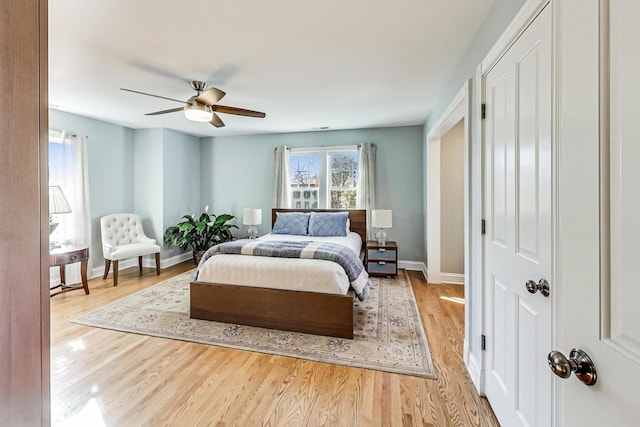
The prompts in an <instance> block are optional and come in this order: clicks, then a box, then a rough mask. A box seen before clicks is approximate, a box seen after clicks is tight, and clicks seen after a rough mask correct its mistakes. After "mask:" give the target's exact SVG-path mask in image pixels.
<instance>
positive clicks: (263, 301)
mask: <svg viewBox="0 0 640 427" xmlns="http://www.w3.org/2000/svg"><path fill="white" fill-rule="evenodd" d="M343 211H344V210H343ZM278 212H280V213H285V214H286V213H292V212H336V211H335V210H329V209H313V210H301V209H273V210H272V215H271V216H272V221H271V223H272V226H273V225H274V224H275V222H276V217H277V215H278ZM347 212H348V218H349V229H350V230H351V232H353V233H356V236H359V238H360V242H359V243H360V247H361V250H360V253H359V258H360V262H362V260H363V254H364V248H365V244H364V243H365V240H366V229H367V221H366V211H365V210H362V209H355V210H347ZM233 256H235V257H241V258H243V259H242V260H240V261H239V262H241V264H240V266H239V267H236V268H237V269H239V270H250V268H251V266H249V265H248V264H247V263H248V262H251V261H249V260H251V259H256V260H258V262H259V263H265V262H267V261H265V260H262V258H265V257H259V256H258V257H253V256H244V255H216V256H214V257H212V258H217V259H221V260H222V261H224V262H227V260H228V261H231V258H221V257H233ZM298 261H305V262H300V263H299V262H298ZM306 261H319V260H297V259H291V260H287V261H286V262H287V264H289V265H292V267H291V268H297V269H300V268H311V269H313V268H314V267H313V266H311V265H307V266H305V267H302V266H301V265H302V264H309V263H307V262H306ZM268 262H273V261H268ZM319 262H327V263H329V261H319ZM294 264H295V266H294ZM203 265H204V264H201V266H200V267H199V273H200V270H201V269H202V270H204V268H203V267H202V266H203ZM256 268H258V267H256ZM260 268H262V267H260ZM295 271H298V272H299V271H300V270H295ZM315 271H316V270H309V274H311V275H314V274H315ZM233 274H234V273H232V276H231V277H233ZM297 274H298V273H296V275H297ZM261 276H262V277H264V281H268V280H267V279H268V275H267V274H262V273H260V274H254V278H253V279H252V280H254V281H253V282H251V279H247V281H248V283H242V284H240V283H229V282H233V280H224V281H223V280H213V281H208V280H206V279H203V275H201V274H199V275H198V278H197V279H195V280H194V281H193V282H191V285H190V297H191V302H190V306H191V317H192V318H194V319H204V320H214V321H218V322H225V323H234V324H240V325H249V326H258V327H263V328H270V329H280V330H285V331H295V332H303V333H310V334H316V335H327V336H335V337H341V338H353V301H354V297H355V292H354V291H353V290H352V289H349V288H347V289H344V290H343V291H338V290H324V289H323V291H322V292H317V291H313V290H309V288H308V286H307V287H304V286H301V287H298V286H297V284H296V283H295V280H294V281H291V280H289V281H288V282H289V283H286V284H279V283H277V284H276V283H273V282H272V281H271V282H270V283H269V284H267V285H265V284H264V283H259V281H260V279H259V278H258V279H256V277H261ZM296 277H297V276H296ZM243 280H244V279H243ZM256 280H257V281H256ZM328 281H329V280H328V279H326V278H325V277H324V276H323V278H322V279H320V280H318V287H320V286H322V283H325V282H328ZM218 282H222V283H218ZM225 282H226V283H225ZM265 286H266V287H265Z"/></svg>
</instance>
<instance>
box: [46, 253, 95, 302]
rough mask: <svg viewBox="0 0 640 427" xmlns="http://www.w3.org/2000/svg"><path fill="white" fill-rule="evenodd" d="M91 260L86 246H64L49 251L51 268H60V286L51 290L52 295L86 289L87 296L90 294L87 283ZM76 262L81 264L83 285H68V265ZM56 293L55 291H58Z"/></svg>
mask: <svg viewBox="0 0 640 427" xmlns="http://www.w3.org/2000/svg"><path fill="white" fill-rule="evenodd" d="M88 260H89V247H88V246H85V245H62V246H61V247H59V248H55V249H51V250H50V251H49V265H50V266H51V267H55V266H59V267H60V284H59V285H57V286H54V287H53V288H51V290H50V295H51V296H54V295H58V294H61V293H63V292H68V291H75V290H76V289H84V293H85V294H87V295H88V294H89V285H88V283H87V262H88ZM74 262H79V263H80V276H81V278H82V285H79V284H78V285H67V283H66V277H65V268H66V265H67V264H71V263H74ZM58 288H60V289H59V290H58V291H54V289H58Z"/></svg>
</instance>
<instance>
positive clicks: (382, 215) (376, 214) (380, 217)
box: [371, 209, 393, 228]
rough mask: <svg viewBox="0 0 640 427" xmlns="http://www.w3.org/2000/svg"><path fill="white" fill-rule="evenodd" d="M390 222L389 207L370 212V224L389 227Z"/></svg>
mask: <svg viewBox="0 0 640 427" xmlns="http://www.w3.org/2000/svg"><path fill="white" fill-rule="evenodd" d="M392 224H393V222H392V220H391V210H390V209H376V210H373V211H372V212H371V225H372V226H373V227H377V228H391V226H392Z"/></svg>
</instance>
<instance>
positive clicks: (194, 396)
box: [51, 261, 498, 427]
mask: <svg viewBox="0 0 640 427" xmlns="http://www.w3.org/2000/svg"><path fill="white" fill-rule="evenodd" d="M191 268H193V264H192V262H191V261H188V262H185V263H182V264H180V265H177V266H174V267H170V268H167V269H165V270H163V271H162V274H161V275H160V276H156V275H155V271H154V270H152V269H145V271H144V275H143V276H139V275H138V271H137V268H131V269H127V270H123V271H122V272H121V273H120V275H119V283H118V286H117V287H113V283H112V280H111V276H109V277H108V278H107V280H102V279H93V280H91V281H89V288H90V290H91V294H90V295H84V292H82V291H78V292H68V293H66V294H62V295H58V296H56V297H54V298H52V299H51V375H52V379H51V386H52V402H51V403H52V405H51V406H52V420H53V425H54V426H55V425H84V426H100V425H105V426H109V427H115V426H118V427H119V426H201V425H203V426H204V425H206V426H218V427H222V426H262V425H264V426H413V425H416V426H497V425H498V422H497V421H496V419H495V416H494V415H493V412H492V411H491V407H490V406H489V404H488V402H487V400H486V399H484V398H481V397H479V396H478V394H477V393H476V391H475V389H474V387H473V385H472V383H471V380H470V379H469V376H468V375H467V373H466V370H465V368H464V364H463V362H462V356H461V355H462V344H463V335H462V334H463V330H464V327H463V319H464V305H463V304H462V303H461V299H462V298H464V296H463V289H462V286H459V285H427V284H426V282H425V281H424V278H423V277H422V273H419V272H410V277H411V282H412V285H413V290H414V293H415V295H416V299H417V302H418V306H419V307H420V315H421V316H422V321H423V323H424V326H425V329H426V331H427V338H428V341H429V346H430V348H431V352H432V358H433V362H434V365H435V367H436V371H437V375H438V379H437V380H428V379H423V378H416V377H410V376H406V375H398V374H390V373H384V372H378V371H372V370H366V369H357V368H349V367H343V366H336V365H330V364H325V363H317V362H311V361H306V360H299V359H292V358H288V357H280V356H271V355H265V354H260V353H253V352H248V351H240V350H232V349H227V348H222V347H214V346H207V345H202V344H195V343H186V342H182V341H174V340H168V339H162V338H154V337H149V336H143V335H136V334H127V333H122V332H116V331H109V330H103V329H99V328H92V327H88V326H81V325H76V324H74V323H71V322H70V320H71V319H73V318H75V317H76V316H78V315H80V314H82V313H85V312H87V311H90V310H93V309H95V308H98V307H100V306H102V305H105V304H107V303H109V302H111V301H114V300H116V299H119V298H121V297H123V296H126V295H129V294H131V293H133V292H136V291H138V290H140V289H143V288H145V287H147V286H150V285H152V284H155V283H157V282H159V281H161V280H164V279H167V278H169V277H171V276H174V275H176V274H178V273H180V272H183V271H186V270H189V269H191ZM76 422H78V424H74V423H76Z"/></svg>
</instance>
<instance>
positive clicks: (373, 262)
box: [367, 240, 398, 276]
mask: <svg viewBox="0 0 640 427" xmlns="http://www.w3.org/2000/svg"><path fill="white" fill-rule="evenodd" d="M367 272H368V273H369V275H370V276H396V275H397V274H398V245H397V244H396V242H390V241H388V242H386V243H385V244H384V245H380V244H378V242H377V241H375V240H369V241H368V242H367Z"/></svg>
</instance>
